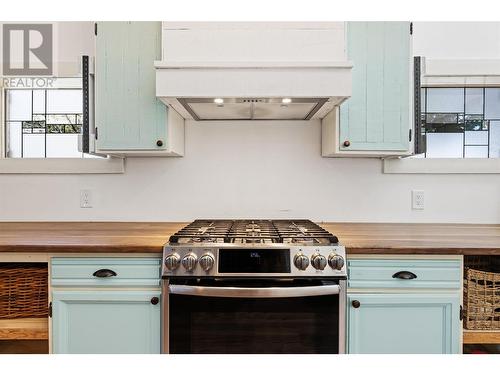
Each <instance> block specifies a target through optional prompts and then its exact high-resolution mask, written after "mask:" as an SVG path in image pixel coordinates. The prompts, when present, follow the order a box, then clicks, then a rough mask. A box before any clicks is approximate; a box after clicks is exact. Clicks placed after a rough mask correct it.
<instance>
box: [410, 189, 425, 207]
mask: <svg viewBox="0 0 500 375" xmlns="http://www.w3.org/2000/svg"><path fill="white" fill-rule="evenodd" d="M411 208H412V209H414V210H423V209H424V191H423V190H412V191H411Z"/></svg>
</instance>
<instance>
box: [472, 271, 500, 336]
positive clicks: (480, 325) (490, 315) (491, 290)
mask: <svg viewBox="0 0 500 375" xmlns="http://www.w3.org/2000/svg"><path fill="white" fill-rule="evenodd" d="M464 276H465V280H464V326H465V328H466V329H483V330H495V329H500V273H498V272H489V271H479V270H476V269H473V268H466V269H465V275H464Z"/></svg>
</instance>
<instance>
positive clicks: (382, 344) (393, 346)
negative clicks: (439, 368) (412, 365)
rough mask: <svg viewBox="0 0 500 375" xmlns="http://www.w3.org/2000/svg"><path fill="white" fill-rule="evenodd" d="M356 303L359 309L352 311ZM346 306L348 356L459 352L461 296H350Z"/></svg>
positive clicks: (455, 294) (454, 294)
mask: <svg viewBox="0 0 500 375" xmlns="http://www.w3.org/2000/svg"><path fill="white" fill-rule="evenodd" d="M353 301H358V302H359V307H357V308H355V307H353ZM355 305H356V303H355ZM347 306H348V307H347V309H348V310H347V319H348V327H347V331H348V333H347V335H348V337H347V348H348V353H357V354H380V353H386V354H444V353H459V352H460V317H459V314H460V294H459V293H458V292H456V293H449V294H442V293H439V294H438V293H436V294H361V293H360V294H349V295H348V301H347Z"/></svg>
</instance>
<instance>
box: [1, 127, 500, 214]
mask: <svg viewBox="0 0 500 375" xmlns="http://www.w3.org/2000/svg"><path fill="white" fill-rule="evenodd" d="M186 140H187V142H186V156H185V157H184V158H170V159H146V158H138V159H127V163H126V169H127V171H126V173H125V174H124V175H105V176H100V175H96V176H84V175H82V176H78V175H74V176H44V175H40V176H22V175H18V176H15V175H11V176H6V175H3V176H0V218H1V219H2V220H125V221H133V220H138V221H148V220H152V221H163V220H165V221H177V220H191V219H194V218H201V217H220V218H222V217H230V218H237V217H299V218H311V219H314V220H324V221H379V222H399V221H401V222H474V223H478V222H485V223H499V222H500V194H499V191H500V175H447V176H446V175H443V176H440V175H427V176H426V175H421V176H420V175H384V174H382V173H381V168H382V165H381V161H380V160H377V159H373V160H371V159H370V160H369V159H327V158H322V157H321V156H320V125H319V122H317V121H313V122H311V123H308V122H299V123H288V124H286V123H267V122H257V123H201V124H200V123H196V122H188V123H187V128H186ZM83 188H85V189H92V191H93V198H94V200H95V202H94V208H92V209H80V208H79V190H80V189H83ZM411 189H419V190H424V191H425V194H426V196H425V198H426V201H425V204H426V209H425V210H424V211H412V210H411V207H410V190H411Z"/></svg>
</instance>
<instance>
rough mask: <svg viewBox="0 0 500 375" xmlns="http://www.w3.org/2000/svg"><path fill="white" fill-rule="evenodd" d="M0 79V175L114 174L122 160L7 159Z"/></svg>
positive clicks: (121, 168) (120, 170) (121, 170)
mask: <svg viewBox="0 0 500 375" xmlns="http://www.w3.org/2000/svg"><path fill="white" fill-rule="evenodd" d="M1 78H3V77H0V174H108V173H109V174H116V173H124V172H125V161H124V158H121V157H115V156H109V155H108V156H107V157H103V158H8V157H7V156H6V147H5V145H6V143H5V142H6V121H5V119H6V110H7V108H6V95H5V90H6V88H5V87H4V85H3V79H1Z"/></svg>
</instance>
